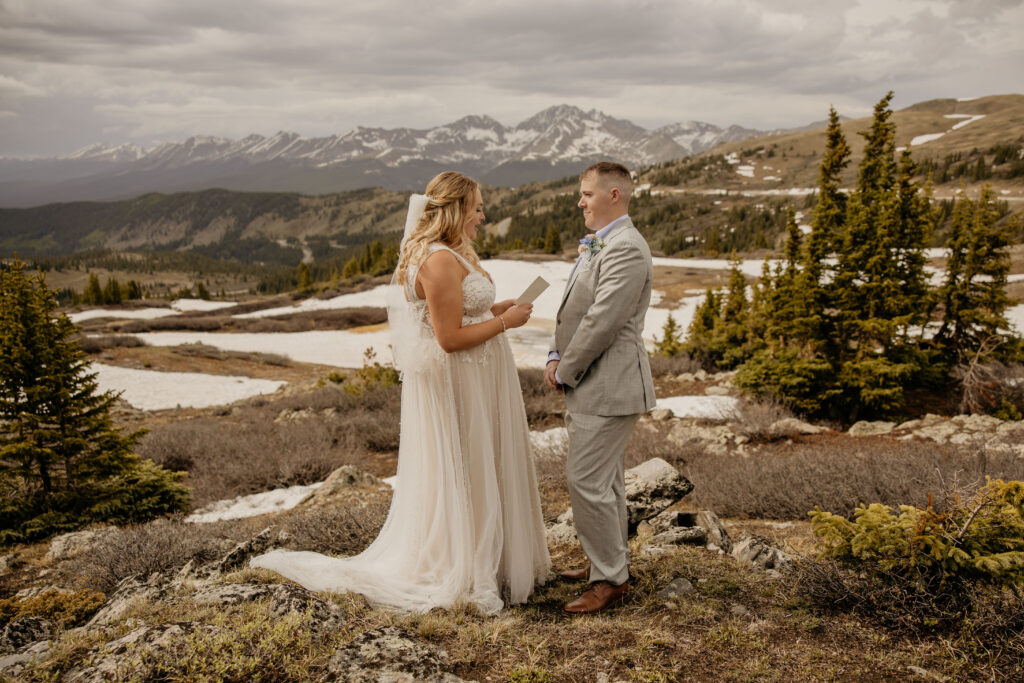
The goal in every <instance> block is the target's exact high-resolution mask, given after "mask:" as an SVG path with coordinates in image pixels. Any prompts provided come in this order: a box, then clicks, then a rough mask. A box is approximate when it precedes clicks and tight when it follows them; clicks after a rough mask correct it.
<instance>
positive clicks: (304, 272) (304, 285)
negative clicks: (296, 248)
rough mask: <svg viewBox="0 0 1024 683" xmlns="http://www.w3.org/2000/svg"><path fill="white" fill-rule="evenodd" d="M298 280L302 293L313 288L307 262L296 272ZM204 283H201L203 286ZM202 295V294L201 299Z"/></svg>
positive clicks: (301, 264)
mask: <svg viewBox="0 0 1024 683" xmlns="http://www.w3.org/2000/svg"><path fill="white" fill-rule="evenodd" d="M296 280H298V288H299V291H300V292H307V291H309V289H310V288H311V287H312V286H313V278H312V276H311V275H310V273H309V265H308V264H306V263H305V262H303V263H300V264H299V267H298V269H297V270H296ZM201 284H202V283H200V285H201ZM201 297H202V293H200V298H201Z"/></svg>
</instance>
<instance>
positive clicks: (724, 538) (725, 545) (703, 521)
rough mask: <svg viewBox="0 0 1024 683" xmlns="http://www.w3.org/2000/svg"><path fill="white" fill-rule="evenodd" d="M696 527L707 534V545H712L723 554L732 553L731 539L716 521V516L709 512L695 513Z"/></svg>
mask: <svg viewBox="0 0 1024 683" xmlns="http://www.w3.org/2000/svg"><path fill="white" fill-rule="evenodd" d="M697 525H698V526H700V527H701V528H703V529H704V531H705V532H706V533H707V539H708V542H709V543H713V544H714V545H715V546H717V547H718V548H720V549H721V550H722V551H723V552H726V553H731V552H732V539H731V538H730V537H729V532H728V531H726V530H725V525H723V524H722V521H721V520H720V519H718V515H716V514H715V513H714V512H712V511H711V510H701V511H700V512H698V513H697Z"/></svg>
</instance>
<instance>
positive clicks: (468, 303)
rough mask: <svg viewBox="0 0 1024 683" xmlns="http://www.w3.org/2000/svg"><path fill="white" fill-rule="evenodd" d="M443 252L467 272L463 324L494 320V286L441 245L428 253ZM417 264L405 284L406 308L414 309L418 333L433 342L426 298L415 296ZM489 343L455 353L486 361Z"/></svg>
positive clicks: (438, 348) (433, 247) (469, 264)
mask: <svg viewBox="0 0 1024 683" xmlns="http://www.w3.org/2000/svg"><path fill="white" fill-rule="evenodd" d="M442 249H443V250H445V251H449V252H451V253H452V254H454V255H455V258H457V259H458V260H459V263H461V264H462V265H463V266H464V267H465V268H466V269H467V270H468V271H469V275H467V276H466V277H465V278H463V279H462V325H463V326H466V325H473V324H475V323H480V322H483V321H485V320H490V319H491V318H493V317H494V315H493V314H492V313H491V306H493V305H494V297H495V289H494V283H493V282H491V280H490V279H489V278H488V277H487V276H486V275H484V274H483V273H481V272H480V271H479V270H477V269H476V268H474V267H473V265H472V264H471V263H469V262H468V261H467V260H466V259H464V258H463V257H462V256H461V255H459V254H458V253H456V252H455V251H454V250H452V249H449V248H448V247H446V246H444V245H443V244H432V245H430V252H429V253H431V254H433V253H434V252H436V251H440V250H442ZM420 265H422V263H420V264H417V265H416V266H415V268H411V269H410V273H409V278H408V282H407V283H406V287H407V290H406V294H407V296H408V299H409V305H410V307H411V308H412V310H413V314H414V318H415V319H416V320H417V321H418V323H419V325H420V326H421V334H423V335H424V336H429V337H430V338H431V339H433V336H434V328H433V326H432V325H431V323H430V311H429V310H428V308H427V302H426V300H425V299H420V298H419V297H417V296H416V277H417V276H418V275H419V269H420ZM489 341H492V340H488V342H484V343H483V344H480V345H479V346H475V347H473V348H471V349H466V350H465V351H458V352H456V353H460V354H469V355H470V356H472V357H473V359H474V360H478V361H480V362H486V360H487V356H488V352H487V346H488V344H489ZM435 346H436V344H435ZM437 350H440V347H439V346H438V347H437ZM441 353H443V351H441Z"/></svg>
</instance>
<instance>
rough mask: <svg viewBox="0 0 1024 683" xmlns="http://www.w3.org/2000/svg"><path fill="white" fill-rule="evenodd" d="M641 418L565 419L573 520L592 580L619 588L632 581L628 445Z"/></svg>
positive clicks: (577, 416) (580, 416) (575, 416)
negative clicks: (626, 473) (627, 510)
mask: <svg viewBox="0 0 1024 683" xmlns="http://www.w3.org/2000/svg"><path fill="white" fill-rule="evenodd" d="M639 417H640V416H639V415H616V416H611V417H606V416H601V415H583V414H580V413H573V412H570V413H569V414H567V415H566V417H565V425H566V428H567V429H568V431H569V458H568V461H567V463H566V476H567V478H568V484H569V500H570V501H571V503H572V513H573V520H574V522H575V524H576V533H577V534H578V535H579V538H580V545H581V546H583V552H585V553H586V554H587V557H588V558H589V559H590V580H591V581H602V580H603V581H609V582H611V583H613V584H616V585H618V584H620V583H622V582H623V581H625V580H626V579H628V578H629V546H628V533H629V525H628V522H629V519H628V517H627V515H626V484H625V460H626V443H627V442H628V441H629V435H630V434H631V433H632V432H633V427H634V425H636V422H637V420H638V419H639Z"/></svg>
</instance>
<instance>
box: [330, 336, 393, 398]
mask: <svg viewBox="0 0 1024 683" xmlns="http://www.w3.org/2000/svg"><path fill="white" fill-rule="evenodd" d="M400 382H401V376H400V375H399V373H398V370H397V369H396V368H395V367H394V366H393V365H382V364H381V363H380V361H378V360H377V354H376V352H375V351H374V350H373V349H371V348H367V349H366V351H365V352H364V353H363V367H361V368H359V369H358V370H356V371H355V373H354V374H353V375H352V376H351V377H350V378H349V381H348V382H347V383H346V384H344V385H343V386H342V389H343V390H344V391H345V392H346V393H348V394H349V395H351V396H361V395H362V394H364V393H365V392H366V391H368V390H371V389H376V388H379V387H391V386H395V385H397V384H399V383H400Z"/></svg>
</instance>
